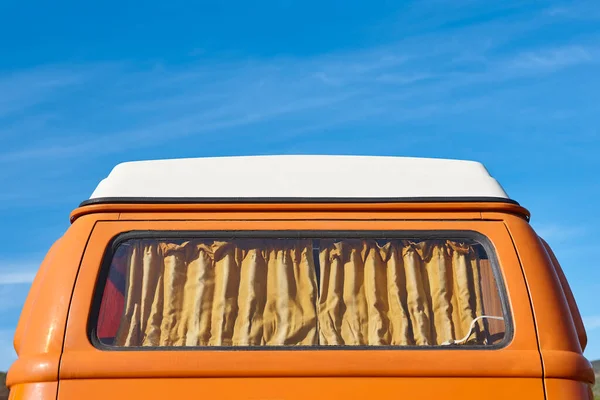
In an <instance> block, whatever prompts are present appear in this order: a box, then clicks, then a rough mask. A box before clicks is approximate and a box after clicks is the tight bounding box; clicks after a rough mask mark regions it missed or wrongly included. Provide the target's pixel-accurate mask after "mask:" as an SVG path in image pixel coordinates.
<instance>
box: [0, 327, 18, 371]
mask: <svg viewBox="0 0 600 400" xmlns="http://www.w3.org/2000/svg"><path fill="white" fill-rule="evenodd" d="M13 336H14V329H0V371H7V370H8V368H9V367H10V366H11V364H12V363H13V362H14V361H15V360H16V359H17V353H15V350H14V347H13Z"/></svg>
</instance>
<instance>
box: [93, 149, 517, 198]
mask: <svg viewBox="0 0 600 400" xmlns="http://www.w3.org/2000/svg"><path fill="white" fill-rule="evenodd" d="M469 198H470V199H482V200H485V199H486V198H490V199H496V200H501V199H508V195H507V194H506V192H505V191H504V189H503V188H502V187H501V186H500V184H499V183H498V182H497V181H496V180H495V179H494V178H493V177H492V176H490V174H489V173H488V171H487V170H486V169H485V167H484V166H483V165H482V164H481V163H479V162H475V161H463V160H447V159H435V158H412V157H380V156H337V155H336V156H329V155H281V156H238V157H206V158H187V159H166V160H151V161H134V162H125V163H121V164H118V165H117V166H116V167H115V168H114V169H113V170H112V171H111V172H110V174H109V175H108V177H106V178H105V179H104V180H102V181H101V182H100V184H99V185H98V186H97V187H96V189H95V190H94V192H93V194H92V195H91V197H90V200H89V201H88V202H91V201H94V200H96V201H98V200H100V199H104V200H106V201H109V200H111V199H112V200H113V201H114V200H119V201H128V199H129V200H131V201H148V200H151V199H154V200H161V199H162V200H163V201H164V200H165V199H168V200H170V201H174V202H177V201H191V200H197V201H205V200H207V199H212V200H217V199H218V200H224V201H228V200H232V201H233V200H235V201H244V200H248V199H264V200H277V199H295V200H311V199H313V200H314V199H330V200H336V199H338V200H359V201H369V200H370V199H389V200H397V201H403V200H411V199H414V200H421V201H426V200H427V199H436V201H437V200H441V199H446V200H452V199H469ZM84 203H87V202H84Z"/></svg>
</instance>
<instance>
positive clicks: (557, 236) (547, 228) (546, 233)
mask: <svg viewBox="0 0 600 400" xmlns="http://www.w3.org/2000/svg"><path fill="white" fill-rule="evenodd" d="M534 228H535V230H536V233H537V234H538V235H539V236H541V237H542V238H543V239H544V240H546V241H548V242H554V243H557V242H566V241H574V240H577V239H578V238H581V237H582V236H583V235H585V234H586V232H587V227H585V226H569V225H561V224H557V223H541V224H538V223H535V224H534Z"/></svg>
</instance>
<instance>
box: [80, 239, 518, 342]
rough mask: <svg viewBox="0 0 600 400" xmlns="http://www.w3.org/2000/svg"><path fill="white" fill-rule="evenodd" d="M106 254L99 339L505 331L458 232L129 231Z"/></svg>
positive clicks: (331, 337)
mask: <svg viewBox="0 0 600 400" xmlns="http://www.w3.org/2000/svg"><path fill="white" fill-rule="evenodd" d="M423 236H424V237H427V236H428V235H425V234H424V235H423ZM429 236H431V235H429ZM107 264H110V265H109V266H108V270H105V271H104V274H103V276H104V278H103V279H101V280H100V282H101V287H99V293H100V294H101V296H100V297H101V301H100V302H99V307H96V308H97V312H96V314H95V316H96V317H97V319H95V320H94V321H95V324H94V325H95V329H94V332H93V335H92V337H94V339H95V340H96V341H99V344H100V345H101V346H110V347H115V348H137V347H140V348H155V347H158V348H169V347H186V346H187V347H206V346H208V347H223V348H225V347H257V346H260V347H263V348H267V347H278V346H283V347H286V348H287V347H289V346H296V347H304V346H308V347H311V348H313V347H331V346H355V347H356V346H363V347H366V346H394V347H409V346H450V347H456V346H460V347H465V346H467V347H468V346H492V345H495V344H498V343H499V342H501V341H502V340H503V339H504V337H505V331H506V325H505V321H504V314H503V310H504V309H505V308H504V307H503V304H502V302H501V298H500V295H499V293H500V290H499V286H498V282H497V281H496V279H495V275H494V273H493V269H492V263H491V262H490V259H489V257H488V253H487V252H486V250H485V248H484V246H482V244H480V243H478V242H476V241H474V240H470V239H465V238H462V239H452V238H439V237H436V238H434V239H419V238H418V237H417V238H415V237H412V238H402V239H378V238H347V239H343V238H335V239H333V238H308V237H307V238H295V239H292V238H267V237H265V238H250V237H241V238H217V237H215V238H206V237H202V238H200V237H187V238H181V237H178V238H172V239H169V238H164V237H163V238H129V239H126V240H123V241H120V242H119V244H118V245H117V246H116V248H115V249H114V251H113V252H111V254H110V257H109V259H108V263H107Z"/></svg>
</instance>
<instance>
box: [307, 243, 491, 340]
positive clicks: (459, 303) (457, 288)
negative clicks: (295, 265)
mask: <svg viewBox="0 0 600 400" xmlns="http://www.w3.org/2000/svg"><path fill="white" fill-rule="evenodd" d="M321 243H322V245H321V246H322V247H321V258H320V261H321V295H320V298H319V308H318V309H319V328H320V329H319V338H320V344H322V345H370V346H377V345H418V346H426V345H439V344H442V343H444V342H446V341H449V340H458V339H461V338H462V337H464V336H465V335H466V334H467V333H468V332H469V328H470V325H471V323H472V322H473V319H474V318H475V317H476V316H478V315H481V314H482V310H483V309H482V307H483V306H482V298H481V290H480V289H479V279H480V277H479V271H478V270H479V266H478V263H477V256H476V254H475V253H474V251H473V249H472V247H470V246H467V245H461V244H460V243H456V242H451V241H433V240H429V241H423V242H419V243H414V242H410V241H392V242H387V243H385V244H384V245H379V244H378V243H377V242H376V241H369V240H362V241H343V242H335V241H330V242H326V241H322V242H321ZM477 338H478V336H477V332H476V333H475V334H474V335H472V336H471V337H470V339H471V340H472V339H477Z"/></svg>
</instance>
